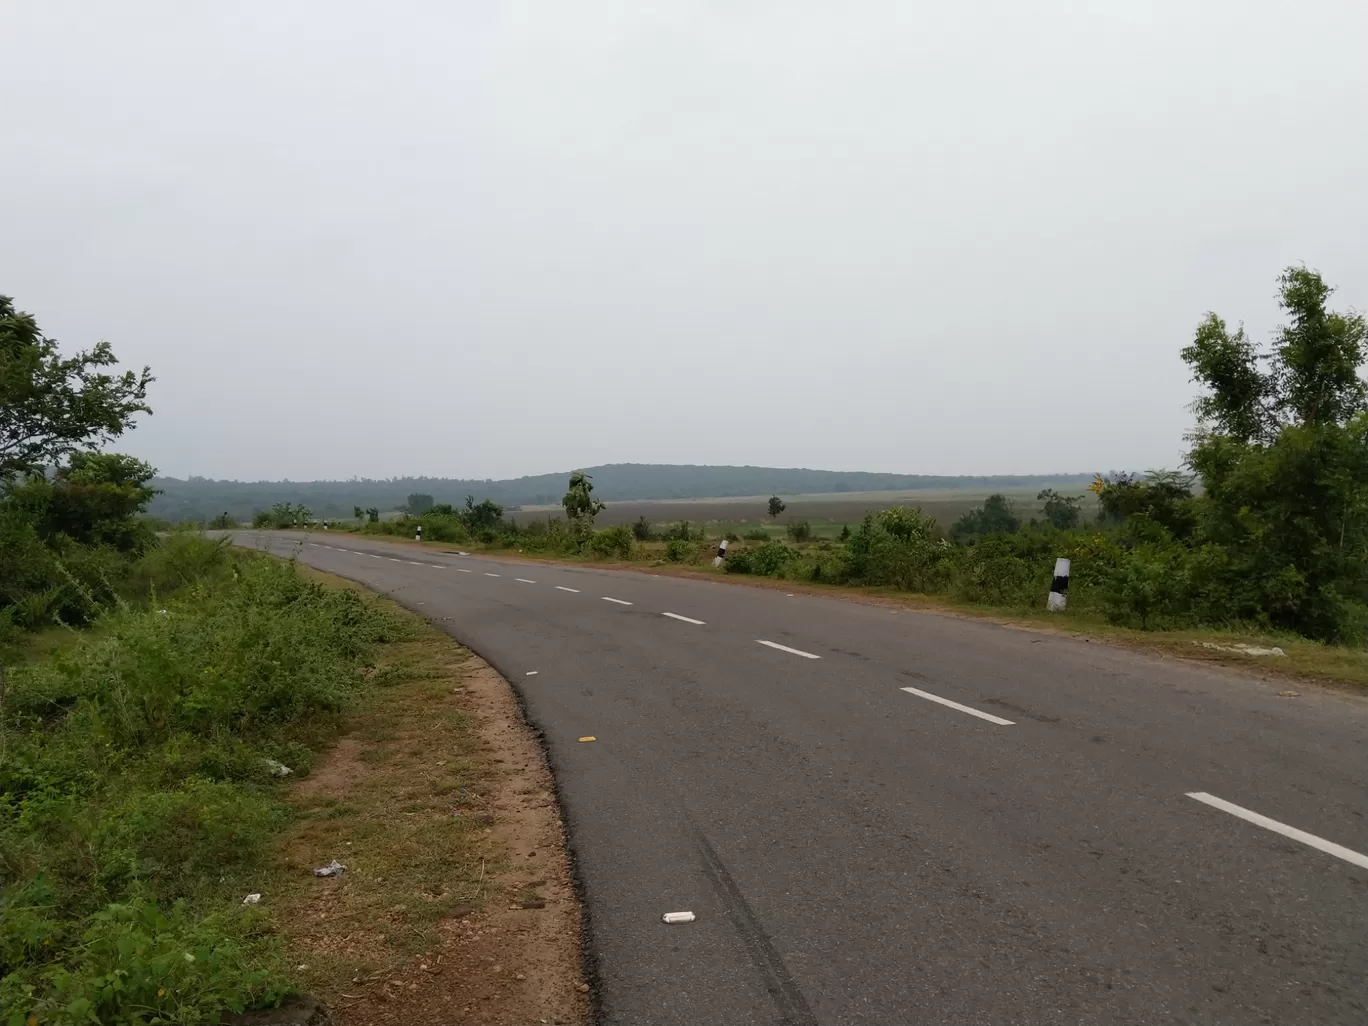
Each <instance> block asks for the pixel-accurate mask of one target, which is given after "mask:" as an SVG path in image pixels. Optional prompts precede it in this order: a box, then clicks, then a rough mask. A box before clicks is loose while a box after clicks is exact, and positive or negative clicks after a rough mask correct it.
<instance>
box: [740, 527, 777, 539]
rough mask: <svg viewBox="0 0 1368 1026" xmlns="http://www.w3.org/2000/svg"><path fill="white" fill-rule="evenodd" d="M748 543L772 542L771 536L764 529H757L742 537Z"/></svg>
mask: <svg viewBox="0 0 1368 1026" xmlns="http://www.w3.org/2000/svg"><path fill="white" fill-rule="evenodd" d="M742 537H743V538H745V539H746V541H758V542H766V541H769V540H770V534H769V532H768V531H766V530H765V529H764V528H763V527H755V528H752V529H751V530H749V531H747V532H746V533H745V534H744V535H742Z"/></svg>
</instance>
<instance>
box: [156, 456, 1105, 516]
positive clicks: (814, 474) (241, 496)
mask: <svg viewBox="0 0 1368 1026" xmlns="http://www.w3.org/2000/svg"><path fill="white" fill-rule="evenodd" d="M585 469H586V472H587V473H589V474H591V475H593V478H594V494H595V495H596V496H601V497H602V498H603V500H604V501H605V502H612V501H613V500H617V501H620V502H626V501H629V500H639V499H709V498H729V497H733V496H742V495H782V496H788V495H804V494H814V493H822V492H835V493H840V492H891V491H912V490H920V489H933V488H934V489H941V488H973V489H978V490H983V489H988V490H992V489H996V488H1015V487H1022V486H1029V485H1036V484H1041V485H1043V484H1045V483H1047V482H1050V483H1054V482H1078V483H1084V482H1088V481H1091V480H1092V477H1093V475H1091V474H1018V475H1001V476H995V477H937V476H932V475H926V474H875V473H867V472H864V471H843V470H805V469H799V468H781V467H699V466H671V465H669V464H660V463H611V464H608V465H606V466H602V467H587V468H585ZM569 477H570V472H569V471H568V470H567V471H563V472H561V473H558V474H537V475H534V476H531V477H517V478H513V479H511V480H507V481H489V480H485V481H477V480H474V481H464V480H455V479H450V478H436V477H399V478H391V479H388V480H364V479H362V480H352V481H212V480H209V479H207V478H202V477H192V478H189V479H188V480H181V479H179V478H174V477H162V478H155V479H153V481H152V484H153V486H154V487H157V488H160V489H161V490H162V494H161V495H158V496H157V497H156V498H155V499H153V500H152V504H151V506H150V508H149V510H148V512H149V513H151V515H153V516H156V517H164V518H166V519H167V520H207V519H209V518H211V517H214V516H217V515H218V514H219V513H223V512H225V511H226V512H228V513H230V514H232V515H233V516H235V517H237V518H238V519H247V518H250V517H251V516H252V514H253V513H255V512H257V511H259V510H264V509H267V508H269V507H270V506H271V505H272V504H274V503H277V502H293V503H299V502H302V503H304V504H306V505H307V506H308V507H309V508H310V509H312V510H313V511H314V513H315V514H316V515H318V516H325V517H344V516H351V513H352V508H353V507H355V506H360V507H362V508H366V507H370V506H374V507H376V508H377V509H379V510H381V511H385V510H392V509H396V508H398V507H400V506H402V505H404V503H405V502H406V501H407V499H408V497H409V495H410V494H412V493H415V492H417V493H422V494H426V495H431V496H432V497H433V498H435V499H436V500H437V501H438V502H450V503H460V502H462V501H464V499H465V497H466V496H467V495H474V496H475V498H476V499H485V498H488V499H493V500H494V501H495V502H498V503H502V504H503V505H505V506H544V505H551V504H555V503H559V502H560V500H561V496H563V495H564V494H565V486H566V482H567V480H568V479H569Z"/></svg>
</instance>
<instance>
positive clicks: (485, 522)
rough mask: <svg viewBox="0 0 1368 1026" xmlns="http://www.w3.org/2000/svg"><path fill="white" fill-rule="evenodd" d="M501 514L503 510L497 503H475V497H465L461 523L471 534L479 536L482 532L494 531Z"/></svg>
mask: <svg viewBox="0 0 1368 1026" xmlns="http://www.w3.org/2000/svg"><path fill="white" fill-rule="evenodd" d="M503 514H504V508H503V507H502V506H500V505H499V504H498V503H497V502H492V501H490V500H489V499H484V500H482V501H480V502H478V503H477V502H476V501H475V496H473V495H467V496H466V501H465V509H463V510H462V511H461V522H462V523H463V524H465V527H466V530H467V531H469V532H470V533H471V534H479V533H480V532H482V531H493V530H495V529H496V528H497V527H498V526H499V521H500V520H502V519H503Z"/></svg>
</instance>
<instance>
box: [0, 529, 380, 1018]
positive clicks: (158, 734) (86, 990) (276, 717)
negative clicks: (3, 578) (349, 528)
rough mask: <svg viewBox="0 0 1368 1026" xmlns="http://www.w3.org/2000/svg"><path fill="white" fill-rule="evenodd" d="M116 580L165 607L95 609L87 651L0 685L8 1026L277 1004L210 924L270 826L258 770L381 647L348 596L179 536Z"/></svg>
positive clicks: (213, 1013) (321, 727) (370, 614)
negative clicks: (11, 1021)
mask: <svg viewBox="0 0 1368 1026" xmlns="http://www.w3.org/2000/svg"><path fill="white" fill-rule="evenodd" d="M196 573H198V574H199V575H200V576H198V577H195V576H194V575H195V574H196ZM134 576H136V578H137V579H138V580H139V581H141V582H143V584H145V585H147V586H149V587H151V586H152V582H157V583H158V584H164V583H176V582H179V583H180V590H179V593H178V594H176V595H174V596H172V597H169V598H168V597H166V596H159V599H158V601H159V602H160V603H164V609H163V608H162V606H161V605H158V606H156V607H154V608H152V609H138V608H135V607H132V606H128V605H123V606H116V607H114V608H112V609H109V608H106V609H105V610H104V611H102V612H101V614H100V626H101V630H100V632H99V633H98V634H90V635H84V636H82V637H80V638H79V640H77V641H76V643H75V644H74V646H73V647H72V648H70V649H69V650H67V651H65V652H64V653H63V654H62V655H61V656H60V657H57V658H53V659H48V660H44V661H38V662H31V663H26V664H22V665H20V666H19V667H18V668H16V669H15V670H14V671H12V673H11V674H10V679H9V682H8V683H9V687H8V694H7V696H6V698H7V700H6V704H5V707H4V710H3V715H4V724H3V727H4V730H5V734H6V754H5V760H4V762H3V763H0V1005H3V1006H4V1008H5V1009H6V1011H7V1013H13V1014H17V1015H19V1017H20V1018H19V1020H17V1021H21V1022H22V1021H24V1019H25V1018H26V1017H27V1016H28V1015H30V1014H32V1015H35V1016H38V1019H39V1021H42V1022H53V1023H71V1024H73V1026H74V1024H75V1023H77V1022H95V1021H98V1022H101V1023H130V1024H132V1023H138V1024H143V1023H151V1022H153V1021H157V1020H156V1019H155V1018H151V1016H153V1015H154V1014H155V1015H161V1016H163V1019H162V1021H166V1022H178V1023H179V1022H187V1023H189V1022H201V1021H205V1022H208V1021H217V1016H218V1014H219V1012H220V1011H221V1010H222V1009H223V1008H225V1007H228V1008H242V1007H243V1006H244V1005H247V1004H253V1003H260V1002H264V1001H270V1000H272V999H273V998H275V997H278V996H279V995H280V994H281V993H283V988H284V979H285V977H284V974H283V966H282V964H281V961H280V958H279V954H278V952H276V951H275V949H274V948H273V947H272V945H271V944H270V943H268V942H266V941H264V940H263V939H262V938H261V937H260V936H258V933H257V928H256V927H255V926H254V925H253V923H254V920H252V919H251V914H250V910H244V911H243V912H242V913H240V914H237V915H234V916H231V917H223V916H219V917H215V915H212V914H207V913H209V912H210V911H211V910H212V909H214V908H221V907H223V906H224V905H225V903H226V902H228V901H229V900H230V899H231V900H233V901H236V900H237V897H238V896H239V895H240V894H241V891H242V887H243V886H244V884H245V883H247V882H248V880H249V879H250V876H251V874H252V871H253V869H254V867H255V866H257V865H258V863H259V861H260V860H261V859H262V858H263V857H264V856H265V855H267V854H268V853H269V850H270V841H271V837H272V835H273V834H274V832H275V831H276V830H278V829H279V827H280V826H281V825H282V823H283V822H284V821H285V815H286V813H285V810H284V807H283V806H281V805H279V804H278V803H277V802H276V801H274V800H273V798H272V797H271V795H270V790H269V788H270V786H271V783H270V781H271V777H270V775H269V770H268V768H267V766H266V765H265V762H264V759H265V758H266V757H268V756H269V757H272V758H279V757H281V756H288V757H289V758H290V759H291V760H293V761H292V765H293V766H294V767H295V768H296V769H297V770H301V771H302V770H304V769H306V768H307V763H308V752H309V746H310V745H312V744H317V743H318V742H319V741H320V740H321V739H322V738H324V737H326V736H327V734H328V732H329V730H330V725H331V724H333V723H335V722H336V715H335V714H336V713H338V712H339V711H340V710H342V709H343V708H345V707H346V706H347V705H348V704H349V703H350V702H351V701H352V700H353V699H354V697H355V696H356V695H357V694H358V693H359V692H360V691H361V689H362V688H364V687H366V686H367V685H366V679H365V677H364V676H363V674H362V667H363V665H364V663H365V661H366V659H367V657H368V654H369V653H370V651H371V650H372V648H373V646H374V645H375V644H376V643H378V642H380V641H383V640H385V639H387V638H390V637H393V636H394V635H395V633H396V631H397V626H396V624H395V623H393V622H392V621H391V620H390V618H389V617H387V616H386V615H384V614H382V613H381V612H379V611H378V610H377V609H376V608H375V607H374V606H372V605H370V604H368V603H367V602H366V601H365V600H364V599H363V598H362V597H361V596H360V595H359V594H357V593H356V592H353V591H349V590H331V589H325V588H323V587H321V586H320V585H318V584H315V583H312V582H309V581H306V580H304V579H303V578H302V577H300V576H299V575H298V574H297V573H296V571H295V568H294V567H293V566H292V565H290V564H287V563H282V562H278V561H275V560H269V559H266V558H264V557H252V556H246V555H245V554H241V555H239V554H236V553H229V552H228V550H227V549H226V548H225V547H224V546H223V545H222V544H221V543H215V542H209V541H207V540H205V539H203V538H197V537H195V536H183V537H180V538H177V539H169V540H168V541H167V542H166V543H164V544H163V546H159V547H158V549H157V550H154V552H152V553H149V554H148V556H146V557H144V559H143V560H142V561H141V562H140V564H139V572H138V574H136V575H134ZM130 579H132V578H130ZM168 590H169V589H168ZM178 900H184V901H185V902H186V903H185V904H182V905H177V904H176V902H177V901H178ZM229 907H232V906H229ZM187 955H188V956H191V957H188V958H187ZM168 959H169V961H168ZM124 973H127V974H131V975H128V976H124V975H120V974H124ZM6 1021H8V1020H6Z"/></svg>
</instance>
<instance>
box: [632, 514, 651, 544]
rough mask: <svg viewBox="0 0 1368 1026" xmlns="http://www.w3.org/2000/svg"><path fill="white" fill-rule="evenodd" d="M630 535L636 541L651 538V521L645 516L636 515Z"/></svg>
mask: <svg viewBox="0 0 1368 1026" xmlns="http://www.w3.org/2000/svg"><path fill="white" fill-rule="evenodd" d="M632 537H633V538H635V539H636V540H637V541H642V542H644V541H650V540H651V537H652V535H651V522H650V521H649V520H647V519H646V518H645V517H638V518H637V522H636V523H635V524H633V525H632Z"/></svg>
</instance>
